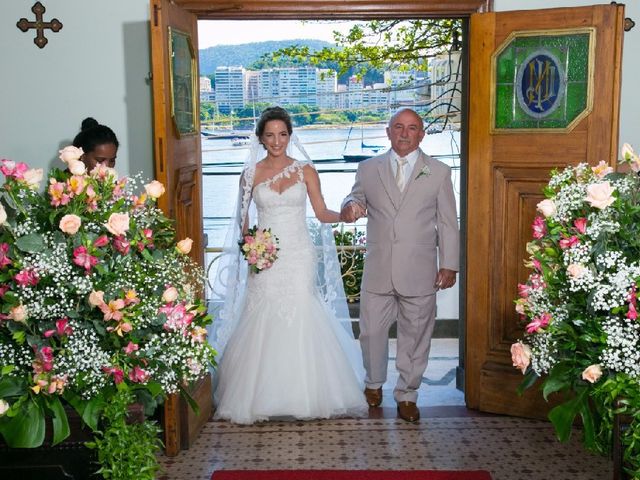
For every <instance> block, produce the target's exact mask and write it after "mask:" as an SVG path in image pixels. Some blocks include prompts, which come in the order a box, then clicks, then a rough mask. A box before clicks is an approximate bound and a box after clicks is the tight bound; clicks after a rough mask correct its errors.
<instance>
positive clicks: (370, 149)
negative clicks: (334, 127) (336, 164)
mask: <svg viewBox="0 0 640 480" xmlns="http://www.w3.org/2000/svg"><path fill="white" fill-rule="evenodd" d="M352 130H353V125H352V126H351V128H350V129H349V133H348V134H347V141H346V143H345V144H344V151H343V152H342V159H343V160H344V161H345V162H361V161H362V160H366V159H367V158H371V157H375V156H376V155H378V152H379V151H380V150H382V149H383V148H384V146H382V145H367V144H366V143H364V125H361V126H360V150H354V151H347V146H348V145H349V138H350V137H351V132H352Z"/></svg>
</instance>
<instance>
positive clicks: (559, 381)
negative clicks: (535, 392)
mask: <svg viewBox="0 0 640 480" xmlns="http://www.w3.org/2000/svg"><path fill="white" fill-rule="evenodd" d="M570 386H571V382H569V381H568V379H567V378H566V377H565V376H560V375H556V376H551V375H550V376H549V377H547V379H546V380H545V382H544V385H543V386H542V396H543V397H544V399H545V400H546V401H549V398H548V397H549V395H550V394H552V393H555V392H559V391H561V390H566V389H568V388H569V387H570Z"/></svg>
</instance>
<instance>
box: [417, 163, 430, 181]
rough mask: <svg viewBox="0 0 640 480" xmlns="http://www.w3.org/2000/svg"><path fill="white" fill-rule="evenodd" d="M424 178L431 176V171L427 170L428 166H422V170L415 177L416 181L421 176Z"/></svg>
mask: <svg viewBox="0 0 640 480" xmlns="http://www.w3.org/2000/svg"><path fill="white" fill-rule="evenodd" d="M423 175H424V176H425V177H428V176H429V175H431V170H429V167H428V166H426V165H425V166H424V167H422V170H420V173H418V176H417V177H416V180H417V179H419V178H420V177H421V176H423Z"/></svg>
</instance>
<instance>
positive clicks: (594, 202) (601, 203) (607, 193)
mask: <svg viewBox="0 0 640 480" xmlns="http://www.w3.org/2000/svg"><path fill="white" fill-rule="evenodd" d="M614 191H615V188H614V187H612V186H611V184H610V183H609V182H602V183H594V184H591V185H589V186H588V187H587V196H586V198H585V200H586V201H587V202H589V203H590V204H591V206H592V207H595V208H599V209H600V210H604V209H605V208H607V207H608V206H609V205H611V204H612V203H613V202H615V201H616V198H615V197H614V196H613V192H614Z"/></svg>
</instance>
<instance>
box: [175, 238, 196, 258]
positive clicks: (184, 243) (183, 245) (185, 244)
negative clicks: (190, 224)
mask: <svg viewBox="0 0 640 480" xmlns="http://www.w3.org/2000/svg"><path fill="white" fill-rule="evenodd" d="M192 246H193V240H191V239H190V238H189V237H187V238H185V239H183V240H180V241H179V242H178V244H177V245H176V248H177V249H178V251H179V252H180V253H182V254H184V255H186V254H187V253H189V252H190V251H191V247H192Z"/></svg>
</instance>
